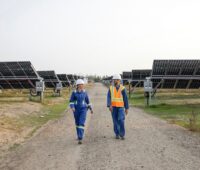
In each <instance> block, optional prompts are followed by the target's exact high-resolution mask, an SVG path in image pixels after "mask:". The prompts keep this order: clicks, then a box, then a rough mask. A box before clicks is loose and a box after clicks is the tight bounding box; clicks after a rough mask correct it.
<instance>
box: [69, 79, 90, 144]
mask: <svg viewBox="0 0 200 170" xmlns="http://www.w3.org/2000/svg"><path fill="white" fill-rule="evenodd" d="M70 108H71V109H72V112H73V113H74V119H75V124H76V131H77V136H78V144H82V140H83V136H84V128H85V121H86V117H87V111H88V109H90V111H91V114H93V110H92V106H91V104H90V101H89V97H88V94H87V92H86V91H85V89H84V81H83V80H82V79H78V80H77V81H76V90H75V91H73V92H72V95H71V98H70Z"/></svg>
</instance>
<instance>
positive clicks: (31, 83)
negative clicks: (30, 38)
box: [0, 61, 42, 89]
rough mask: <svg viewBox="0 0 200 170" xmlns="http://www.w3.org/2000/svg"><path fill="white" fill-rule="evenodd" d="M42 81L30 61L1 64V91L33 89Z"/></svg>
mask: <svg viewBox="0 0 200 170" xmlns="http://www.w3.org/2000/svg"><path fill="white" fill-rule="evenodd" d="M40 80H42V78H41V77H39V75H38V74H37V72H36V71H35V69H34V67H33V65H32V64H31V62H30V61H19V62H17V61H14V62H0V88H1V89H31V88H35V86H36V82H37V81H40Z"/></svg>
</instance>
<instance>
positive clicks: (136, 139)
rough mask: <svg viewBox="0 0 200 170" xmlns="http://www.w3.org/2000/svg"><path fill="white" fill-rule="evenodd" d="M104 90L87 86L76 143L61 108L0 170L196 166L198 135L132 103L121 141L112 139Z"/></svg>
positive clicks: (186, 169)
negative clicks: (88, 107)
mask: <svg viewBox="0 0 200 170" xmlns="http://www.w3.org/2000/svg"><path fill="white" fill-rule="evenodd" d="M106 93H107V89H106V87H104V86H103V85H102V84H95V86H94V87H93V88H91V89H90V90H89V94H90V96H91V100H92V103H93V106H94V115H90V114H89V113H88V119H87V127H86V136H85V140H84V143H83V144H82V145H77V141H76V137H75V126H74V120H73V116H72V114H71V113H70V112H67V113H66V114H65V116H64V117H63V118H61V119H59V120H57V121H54V122H49V123H48V124H46V125H45V126H44V127H42V128H41V129H40V130H39V131H38V132H37V133H36V134H35V135H34V136H33V137H32V138H31V139H29V140H28V141H26V142H25V143H23V144H22V145H21V146H19V147H18V148H16V149H15V150H12V151H10V152H9V153H8V154H7V155H5V156H3V157H1V158H0V169H1V170H112V169H113V170H140V169H143V170H200V135H199V134H195V133H191V132H189V131H187V130H185V129H184V128H181V127H178V126H176V125H172V124H168V123H167V122H165V121H163V120H160V119H158V118H155V117H153V116H151V115H148V114H146V113H144V112H143V111H142V110H140V109H137V108H131V109H130V111H129V115H128V116H127V117H126V140H124V141H122V140H116V139H114V134H113V128H112V119H111V114H110V113H109V112H108V110H107V108H106Z"/></svg>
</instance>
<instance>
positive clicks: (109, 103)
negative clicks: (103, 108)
mask: <svg viewBox="0 0 200 170" xmlns="http://www.w3.org/2000/svg"><path fill="white" fill-rule="evenodd" d="M110 106H111V94H110V89H109V90H108V94H107V107H110Z"/></svg>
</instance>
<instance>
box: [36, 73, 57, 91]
mask: <svg viewBox="0 0 200 170" xmlns="http://www.w3.org/2000/svg"><path fill="white" fill-rule="evenodd" d="M38 74H39V75H40V76H41V77H42V78H43V79H44V82H45V86H46V87H48V88H56V84H57V83H60V80H59V78H58V76H57V75H56V73H55V71H52V70H49V71H38Z"/></svg>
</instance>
